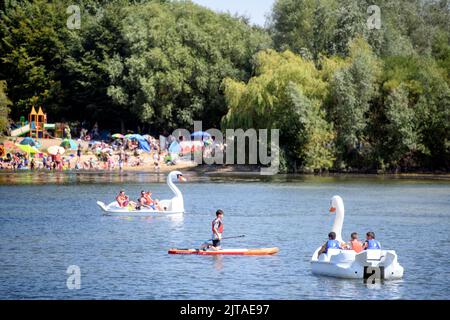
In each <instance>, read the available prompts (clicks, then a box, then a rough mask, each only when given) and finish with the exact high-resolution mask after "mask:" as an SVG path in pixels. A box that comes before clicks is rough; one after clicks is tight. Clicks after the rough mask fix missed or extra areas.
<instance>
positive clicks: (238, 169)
mask: <svg viewBox="0 0 450 320" xmlns="http://www.w3.org/2000/svg"><path fill="white" fill-rule="evenodd" d="M173 170H179V171H184V172H186V173H194V174H197V175H205V176H212V177H213V176H217V177H239V176H246V177H261V178H265V179H270V178H271V177H272V178H282V177H286V178H295V177H319V178H320V177H321V178H388V179H417V180H424V179H425V180H426V179H430V180H443V181H450V173H423V172H416V173H414V172H411V173H362V172H361V173H358V172H326V173H320V174H319V173H278V174H276V175H261V174H260V172H259V168H255V167H249V166H242V165H237V166H230V165H227V166H223V167H219V166H210V165H196V164H193V163H180V164H177V165H170V166H166V165H164V166H161V167H160V170H159V171H156V170H154V169H153V168H151V167H146V166H141V167H124V169H123V170H122V171H119V170H118V169H114V170H104V169H97V170H85V169H82V170H75V169H71V170H62V171H60V170H44V169H36V170H33V171H31V170H30V169H22V170H9V169H3V170H0V175H2V174H9V175H11V174H12V175H15V174H17V175H21V174H26V173H28V174H30V173H36V174H39V175H42V174H55V173H56V174H61V175H66V174H67V175H70V174H82V175H99V176H103V175H128V174H136V175H159V174H167V173H169V172H171V171H173Z"/></svg>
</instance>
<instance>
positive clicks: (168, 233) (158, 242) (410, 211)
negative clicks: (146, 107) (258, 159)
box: [0, 173, 450, 299]
mask: <svg viewBox="0 0 450 320" xmlns="http://www.w3.org/2000/svg"><path fill="white" fill-rule="evenodd" d="M186 176H187V178H188V182H186V183H183V184H180V185H179V187H180V190H181V191H182V192H183V195H184V198H185V208H186V211H187V212H186V214H185V215H184V217H183V218H182V219H170V218H167V217H165V218H153V219H145V218H129V217H128V218H127V217H105V216H102V214H101V212H100V210H99V208H98V207H97V206H96V201H97V200H101V201H104V202H106V203H108V202H110V201H112V200H113V198H114V195H115V194H116V192H117V191H118V190H119V189H120V188H124V189H125V190H126V191H127V193H128V194H129V195H131V196H132V197H133V198H135V197H137V195H138V193H139V191H140V190H141V189H143V188H145V189H151V190H152V191H153V194H154V196H157V197H159V198H160V199H164V198H168V197H170V196H171V191H170V190H169V188H168V187H167V185H166V184H165V177H164V175H160V176H155V175H151V174H137V173H135V174H124V175H115V174H89V173H86V174H62V173H53V174H52V173H39V174H29V173H20V174H7V173H0V203H1V206H0V299H449V295H450V280H449V277H450V264H449V253H450V250H449V249H450V241H449V240H450V239H449V231H450V212H449V211H450V210H449V209H450V182H449V181H438V180H423V179H421V180H412V179H386V178H380V177H372V178H344V177H338V178H333V177H295V178H294V177H285V176H278V177H275V178H260V177H257V176H256V177H251V176H236V177H219V176H216V177H214V176H210V175H203V176H202V177H200V176H198V175H196V174H194V173H188V174H187V175H186ZM335 194H337V195H340V196H342V197H343V199H344V203H345V209H346V216H345V221H344V228H343V237H344V239H345V240H347V239H348V237H349V235H350V233H351V232H353V231H357V232H358V233H359V234H360V238H363V236H364V234H365V233H366V232H367V231H369V230H372V231H374V232H375V233H376V235H377V239H378V240H380V242H381V243H382V245H383V247H384V248H386V249H394V250H396V251H397V254H398V259H399V262H400V264H401V265H402V266H403V267H404V268H405V275H404V278H403V279H402V280H398V281H387V282H384V283H383V284H381V285H380V286H378V287H376V288H371V287H368V286H366V285H365V284H364V283H363V281H362V280H342V279H336V278H328V277H320V276H315V275H313V274H311V267H310V259H311V256H312V254H313V252H314V250H315V249H316V248H317V247H318V246H319V245H321V244H322V243H323V242H324V241H325V240H326V235H327V233H328V232H329V230H330V228H331V225H332V222H333V219H334V216H332V215H330V214H329V212H328V208H329V202H330V198H331V197H332V196H333V195H335ZM218 208H221V209H223V210H224V212H225V216H224V223H225V228H224V236H225V237H226V236H235V235H241V234H245V235H246V237H245V238H240V239H230V240H224V241H223V247H228V248H233V247H244V248H252V247H254V248H258V247H272V246H277V247H279V248H280V252H279V253H278V254H277V255H274V256H259V257H252V256H217V257H213V256H197V255H187V256H184V255H168V254H167V250H168V249H169V248H172V247H179V248H187V247H198V246H199V245H200V244H201V243H202V242H203V241H205V240H207V239H208V238H210V235H211V232H210V223H211V220H212V219H213V218H214V213H215V211H216V209H218ZM70 265H77V266H79V268H80V271H81V289H79V290H69V289H68V288H67V285H66V281H67V278H68V274H67V273H66V271H67V268H68V267H69V266H70Z"/></svg>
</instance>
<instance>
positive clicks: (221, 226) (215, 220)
mask: <svg viewBox="0 0 450 320" xmlns="http://www.w3.org/2000/svg"><path fill="white" fill-rule="evenodd" d="M217 221H218V222H219V227H218V228H217V231H218V232H219V233H220V234H222V233H223V222H222V220H220V219H218V218H216V219H214V220H213V222H212V228H211V229H212V232H213V233H214V226H215V224H216V222H217Z"/></svg>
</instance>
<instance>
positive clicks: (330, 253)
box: [318, 249, 341, 261]
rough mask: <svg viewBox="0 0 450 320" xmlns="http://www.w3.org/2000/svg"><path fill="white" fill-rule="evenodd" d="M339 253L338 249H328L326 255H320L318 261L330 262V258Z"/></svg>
mask: <svg viewBox="0 0 450 320" xmlns="http://www.w3.org/2000/svg"><path fill="white" fill-rule="evenodd" d="M340 252H341V250H340V249H328V251H327V253H322V254H321V255H320V256H319V259H318V260H319V261H330V259H331V257H332V256H334V255H338V254H339V253H340Z"/></svg>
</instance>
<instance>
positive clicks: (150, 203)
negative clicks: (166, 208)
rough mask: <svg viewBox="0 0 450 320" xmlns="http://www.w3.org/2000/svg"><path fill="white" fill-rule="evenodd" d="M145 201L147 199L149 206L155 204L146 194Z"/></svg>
mask: <svg viewBox="0 0 450 320" xmlns="http://www.w3.org/2000/svg"><path fill="white" fill-rule="evenodd" d="M144 199H145V204H148V205H152V204H153V200H152V198H151V197H150V196H149V195H148V194H146V195H145V196H144Z"/></svg>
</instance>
